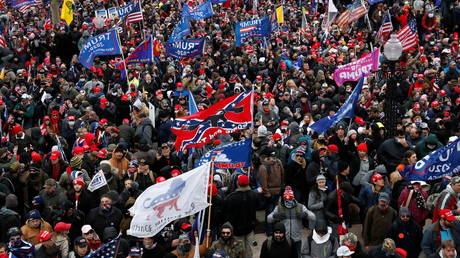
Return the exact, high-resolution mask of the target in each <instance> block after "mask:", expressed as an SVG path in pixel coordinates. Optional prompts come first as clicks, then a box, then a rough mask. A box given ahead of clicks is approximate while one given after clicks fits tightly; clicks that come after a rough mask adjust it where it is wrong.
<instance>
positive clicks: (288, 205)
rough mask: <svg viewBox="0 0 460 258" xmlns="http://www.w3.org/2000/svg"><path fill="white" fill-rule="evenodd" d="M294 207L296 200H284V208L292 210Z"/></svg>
mask: <svg viewBox="0 0 460 258" xmlns="http://www.w3.org/2000/svg"><path fill="white" fill-rule="evenodd" d="M294 205H295V202H294V200H284V206H286V208H288V209H291V208H293V207H294Z"/></svg>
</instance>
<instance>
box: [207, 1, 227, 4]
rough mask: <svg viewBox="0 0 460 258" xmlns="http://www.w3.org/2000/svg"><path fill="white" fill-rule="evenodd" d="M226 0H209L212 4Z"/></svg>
mask: <svg viewBox="0 0 460 258" xmlns="http://www.w3.org/2000/svg"><path fill="white" fill-rule="evenodd" d="M227 1H228V0H211V3H212V4H222V3H225V2H227Z"/></svg>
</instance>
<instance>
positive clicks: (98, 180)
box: [88, 170, 107, 192]
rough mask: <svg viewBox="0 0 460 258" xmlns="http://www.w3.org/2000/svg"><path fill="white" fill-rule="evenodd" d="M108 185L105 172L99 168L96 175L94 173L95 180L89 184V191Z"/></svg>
mask: <svg viewBox="0 0 460 258" xmlns="http://www.w3.org/2000/svg"><path fill="white" fill-rule="evenodd" d="M104 185H107V180H106V179H105V176H104V172H102V170H99V172H97V174H96V175H94V177H93V180H91V182H90V183H89V185H88V191H90V192H94V191H95V190H97V189H99V188H101V187H103V186H104Z"/></svg>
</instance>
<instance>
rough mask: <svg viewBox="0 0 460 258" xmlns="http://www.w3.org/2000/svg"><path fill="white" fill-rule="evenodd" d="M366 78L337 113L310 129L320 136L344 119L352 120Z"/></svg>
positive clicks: (361, 80) (317, 122)
mask: <svg viewBox="0 0 460 258" xmlns="http://www.w3.org/2000/svg"><path fill="white" fill-rule="evenodd" d="M363 82H364V77H362V78H361V79H360V80H359V82H358V85H357V86H356V88H355V89H354V90H353V92H352V93H351V95H350V96H349V97H348V99H347V101H345V103H343V105H342V106H341V107H340V109H339V110H338V111H337V113H335V114H333V115H330V116H327V117H323V118H322V119H320V120H318V121H316V122H315V123H313V124H312V125H310V126H309V127H310V128H311V129H312V130H314V131H315V132H317V133H319V134H323V133H324V132H326V131H327V130H328V129H329V128H331V127H332V126H334V125H335V124H337V123H338V122H340V121H341V120H342V119H344V118H351V117H353V116H354V113H355V105H356V102H358V97H359V94H360V93H361V89H362V88H363Z"/></svg>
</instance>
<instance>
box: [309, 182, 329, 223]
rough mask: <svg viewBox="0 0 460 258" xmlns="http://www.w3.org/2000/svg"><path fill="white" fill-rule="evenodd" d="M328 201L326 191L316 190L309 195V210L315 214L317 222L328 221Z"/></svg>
mask: <svg viewBox="0 0 460 258" xmlns="http://www.w3.org/2000/svg"><path fill="white" fill-rule="evenodd" d="M326 200H327V193H326V191H322V190H319V189H314V190H311V191H310V194H309V195H308V209H309V210H310V211H312V212H313V214H315V218H316V221H319V220H324V221H326V214H325V211H324V209H325V206H326V205H325V204H326Z"/></svg>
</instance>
